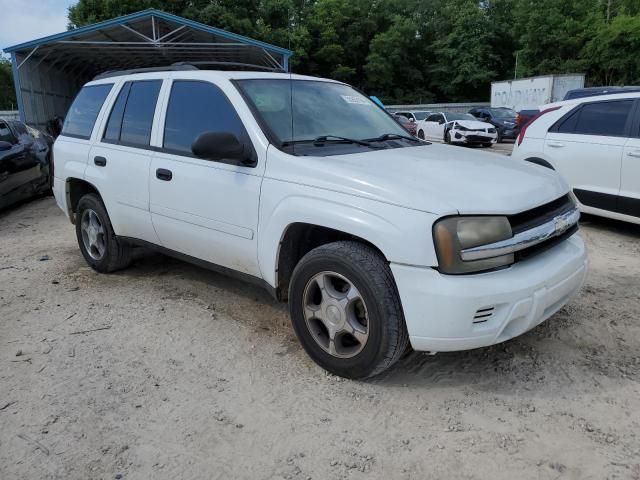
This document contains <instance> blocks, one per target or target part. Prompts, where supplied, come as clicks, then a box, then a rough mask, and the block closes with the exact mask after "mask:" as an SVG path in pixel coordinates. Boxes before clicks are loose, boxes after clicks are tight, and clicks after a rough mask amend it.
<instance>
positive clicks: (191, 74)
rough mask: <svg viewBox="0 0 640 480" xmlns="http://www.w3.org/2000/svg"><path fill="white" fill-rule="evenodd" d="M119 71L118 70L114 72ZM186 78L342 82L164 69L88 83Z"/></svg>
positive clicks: (246, 72)
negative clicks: (124, 79)
mask: <svg viewBox="0 0 640 480" xmlns="http://www.w3.org/2000/svg"><path fill="white" fill-rule="evenodd" d="M114 73H117V72H114ZM174 77H178V78H186V79H201V80H218V81H220V80H229V81H231V80H258V79H274V80H289V79H291V80H313V81H319V82H328V83H342V82H338V81H336V80H330V79H328V78H320V77H311V76H308V75H297V74H290V73H274V72H252V71H224V70H182V71H173V70H163V71H154V72H141V73H126V72H123V75H117V74H115V75H110V76H108V77H106V78H98V79H96V80H93V81H91V82H88V83H87V84H86V85H99V84H102V83H114V82H115V81H117V80H120V79H123V78H126V79H141V80H143V79H151V78H155V79H158V78H174Z"/></svg>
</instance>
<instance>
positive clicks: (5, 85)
mask: <svg viewBox="0 0 640 480" xmlns="http://www.w3.org/2000/svg"><path fill="white" fill-rule="evenodd" d="M15 109H17V106H16V91H15V89H14V88H13V75H12V72H11V62H9V61H8V60H6V59H5V58H2V56H0V110H15Z"/></svg>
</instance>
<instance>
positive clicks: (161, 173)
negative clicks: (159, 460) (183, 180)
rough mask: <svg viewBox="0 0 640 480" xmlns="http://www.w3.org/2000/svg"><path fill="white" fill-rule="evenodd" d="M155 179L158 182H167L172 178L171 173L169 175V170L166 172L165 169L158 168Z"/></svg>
mask: <svg viewBox="0 0 640 480" xmlns="http://www.w3.org/2000/svg"><path fill="white" fill-rule="evenodd" d="M156 178H157V179H158V180H164V181H165V182H169V181H170V180H171V179H172V178H173V173H171V170H167V169H166V168H158V169H157V170H156Z"/></svg>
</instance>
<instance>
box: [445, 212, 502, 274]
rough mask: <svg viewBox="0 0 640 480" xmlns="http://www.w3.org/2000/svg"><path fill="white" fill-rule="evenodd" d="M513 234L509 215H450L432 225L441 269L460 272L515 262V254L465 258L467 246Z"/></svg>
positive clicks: (498, 239) (447, 271)
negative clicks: (465, 259)
mask: <svg viewBox="0 0 640 480" xmlns="http://www.w3.org/2000/svg"><path fill="white" fill-rule="evenodd" d="M512 236H513V233H512V232H511V225H510V224H509V220H508V219H507V217H483V216H477V217H448V218H443V219H442V220H439V221H438V222H436V223H435V224H434V226H433V240H434V242H435V246H436V254H437V256H438V270H440V272H441V273H448V274H460V273H473V272H481V271H484V270H491V269H494V268H499V267H505V266H508V265H511V264H512V263H513V262H514V256H513V254H508V255H503V256H500V257H494V258H487V259H483V260H472V261H463V260H462V258H461V256H460V252H461V251H462V250H464V249H466V248H473V247H478V246H480V245H487V244H489V243H494V242H499V241H501V240H507V239H509V238H511V237H512Z"/></svg>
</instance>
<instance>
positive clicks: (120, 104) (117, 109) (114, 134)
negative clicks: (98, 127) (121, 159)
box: [103, 82, 131, 142]
mask: <svg viewBox="0 0 640 480" xmlns="http://www.w3.org/2000/svg"><path fill="white" fill-rule="evenodd" d="M130 87H131V82H127V83H125V84H124V86H123V87H122V90H120V93H119V94H118V98H117V99H116V103H115V104H114V105H113V108H112V109H111V114H110V115H109V121H108V122H107V128H106V129H105V131H104V137H103V138H104V139H105V140H107V141H110V142H119V141H120V129H121V127H122V115H124V106H125V105H126V103H127V97H128V96H129V88H130Z"/></svg>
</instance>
